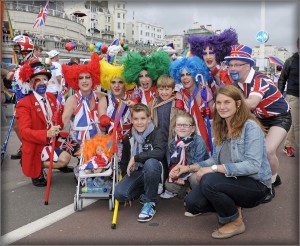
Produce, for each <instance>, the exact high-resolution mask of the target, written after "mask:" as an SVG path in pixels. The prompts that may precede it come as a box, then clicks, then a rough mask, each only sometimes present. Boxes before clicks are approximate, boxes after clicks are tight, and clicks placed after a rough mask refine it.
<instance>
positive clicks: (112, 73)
mask: <svg viewBox="0 0 300 246" xmlns="http://www.w3.org/2000/svg"><path fill="white" fill-rule="evenodd" d="M123 69H124V65H122V66H114V65H111V64H110V63H109V62H107V61H106V60H105V59H102V60H101V61H100V74H101V77H100V79H101V86H102V88H103V89H104V90H110V82H111V81H112V79H114V78H120V79H122V80H123V81H124V83H125V89H126V91H127V90H132V89H133V88H134V87H135V86H136V84H135V83H127V82H126V81H125V79H124V78H123V77H122V72H123Z"/></svg>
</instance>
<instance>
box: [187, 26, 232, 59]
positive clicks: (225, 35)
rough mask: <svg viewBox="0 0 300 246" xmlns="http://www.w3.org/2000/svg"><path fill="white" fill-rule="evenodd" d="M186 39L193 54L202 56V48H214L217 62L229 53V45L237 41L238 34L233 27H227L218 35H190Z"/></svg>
mask: <svg viewBox="0 0 300 246" xmlns="http://www.w3.org/2000/svg"><path fill="white" fill-rule="evenodd" d="M187 41H188V43H189V44H190V50H191V53H192V54H193V55H196V56H199V57H201V58H203V50H205V49H206V47H209V48H210V49H213V50H214V52H215V54H216V60H217V63H221V62H222V61H223V60H224V57H225V56H229V55H230V51H231V46H232V45H235V44H237V43H238V35H237V33H236V31H235V30H234V29H232V28H229V29H226V30H224V31H223V32H222V33H220V34H218V35H211V36H199V35H191V36H190V37H188V40H187Z"/></svg>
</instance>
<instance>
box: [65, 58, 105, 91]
mask: <svg viewBox="0 0 300 246" xmlns="http://www.w3.org/2000/svg"><path fill="white" fill-rule="evenodd" d="M99 61H100V59H99V56H98V55H97V54H96V53H93V54H92V56H91V61H90V62H89V63H88V64H79V65H76V66H69V65H66V64H63V65H62V72H63V75H64V78H65V80H66V83H67V84H68V85H69V86H70V87H71V88H72V89H73V90H75V91H78V90H79V86H78V81H79V75H80V74H81V73H89V74H90V75H91V78H92V81H93V86H92V89H93V90H94V89H96V87H97V85H99V84H100V65H99Z"/></svg>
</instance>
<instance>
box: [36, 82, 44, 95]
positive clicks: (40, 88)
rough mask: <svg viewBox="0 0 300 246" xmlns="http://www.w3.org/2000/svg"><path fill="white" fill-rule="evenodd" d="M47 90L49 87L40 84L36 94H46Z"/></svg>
mask: <svg viewBox="0 0 300 246" xmlns="http://www.w3.org/2000/svg"><path fill="white" fill-rule="evenodd" d="M46 90H47V85H46V84H39V85H38V86H37V87H36V90H35V91H36V92H37V93H39V94H45V93H46Z"/></svg>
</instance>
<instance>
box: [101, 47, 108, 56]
mask: <svg viewBox="0 0 300 246" xmlns="http://www.w3.org/2000/svg"><path fill="white" fill-rule="evenodd" d="M107 49H108V48H107V46H106V45H102V46H101V48H100V51H101V52H102V53H103V54H106V52H107Z"/></svg>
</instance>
